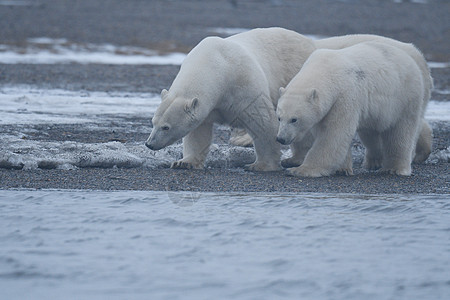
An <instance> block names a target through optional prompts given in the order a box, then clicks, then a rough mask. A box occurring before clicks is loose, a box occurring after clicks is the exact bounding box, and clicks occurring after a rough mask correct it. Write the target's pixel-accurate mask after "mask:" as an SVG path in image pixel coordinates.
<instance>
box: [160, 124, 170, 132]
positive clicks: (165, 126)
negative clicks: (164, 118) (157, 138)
mask: <svg viewBox="0 0 450 300" xmlns="http://www.w3.org/2000/svg"><path fill="white" fill-rule="evenodd" d="M161 129H162V130H164V131H167V130H169V129H170V127H169V126H167V125H164V126H162V127H161Z"/></svg>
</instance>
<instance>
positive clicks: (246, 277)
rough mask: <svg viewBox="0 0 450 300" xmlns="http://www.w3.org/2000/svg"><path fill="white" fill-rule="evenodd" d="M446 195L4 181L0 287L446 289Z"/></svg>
mask: <svg viewBox="0 0 450 300" xmlns="http://www.w3.org/2000/svg"><path fill="white" fill-rule="evenodd" d="M449 200H450V199H449V198H448V195H378V196H372V195H349V194H332V195H331V194H276V195H275V194H259V193H250V194H248V193H247V194H237V193H234V194H227V193H221V194H215V193H186V192H130V191H121V192H102V191H26V190H18V191H0V244H1V247H0V298H1V299H231V298H233V299H448V298H447V297H448V295H449V294H450V201H449Z"/></svg>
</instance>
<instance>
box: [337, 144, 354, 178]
mask: <svg viewBox="0 0 450 300" xmlns="http://www.w3.org/2000/svg"><path fill="white" fill-rule="evenodd" d="M336 174H338V175H345V176H352V175H353V161H352V147H351V145H350V147H349V148H348V151H347V156H346V157H345V161H344V164H343V165H342V167H341V168H339V169H338V170H337V171H336Z"/></svg>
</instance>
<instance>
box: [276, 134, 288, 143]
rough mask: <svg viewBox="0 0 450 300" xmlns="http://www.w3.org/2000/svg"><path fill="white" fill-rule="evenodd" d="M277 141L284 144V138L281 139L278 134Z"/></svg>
mask: <svg viewBox="0 0 450 300" xmlns="http://www.w3.org/2000/svg"><path fill="white" fill-rule="evenodd" d="M277 142H278V143H280V144H282V145H286V140H285V139H283V138H280V137H278V136H277Z"/></svg>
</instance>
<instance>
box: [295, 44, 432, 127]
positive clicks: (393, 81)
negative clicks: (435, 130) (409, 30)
mask: <svg viewBox="0 0 450 300" xmlns="http://www.w3.org/2000/svg"><path fill="white" fill-rule="evenodd" d="M291 83H292V86H291V84H290V85H288V88H287V90H289V92H290V93H296V92H298V93H300V92H301V91H302V90H305V89H311V88H313V89H317V90H318V91H319V97H320V94H322V96H324V97H327V98H330V100H329V101H333V100H331V98H333V97H341V98H348V101H349V103H351V105H352V106H353V108H352V109H355V112H358V113H359V114H360V121H361V123H360V124H361V126H363V127H365V126H368V127H371V128H374V127H379V128H376V129H377V130H380V131H383V130H385V129H386V128H382V127H386V126H390V124H392V123H393V122H396V121H395V120H396V119H398V118H399V117H402V113H407V114H409V113H411V116H412V115H414V116H415V117H420V115H422V110H423V109H424V106H423V98H422V95H423V89H424V88H423V80H422V74H421V71H420V68H419V67H418V66H417V64H416V63H415V61H414V60H413V59H412V58H411V57H410V56H409V55H408V54H407V53H405V52H404V51H403V50H400V49H399V48H397V47H394V46H391V45H387V44H385V43H379V42H365V43H361V44H357V45H354V46H351V47H348V48H344V49H340V50H329V49H319V50H316V51H315V52H314V53H313V54H312V55H311V56H310V57H309V59H308V60H307V61H306V62H305V65H304V67H303V69H302V70H301V71H300V72H299V74H297V76H296V77H295V78H294V79H293V81H292V82H291ZM346 101H347V100H346ZM416 112H419V115H417V116H416ZM375 123H377V124H376V125H375Z"/></svg>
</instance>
